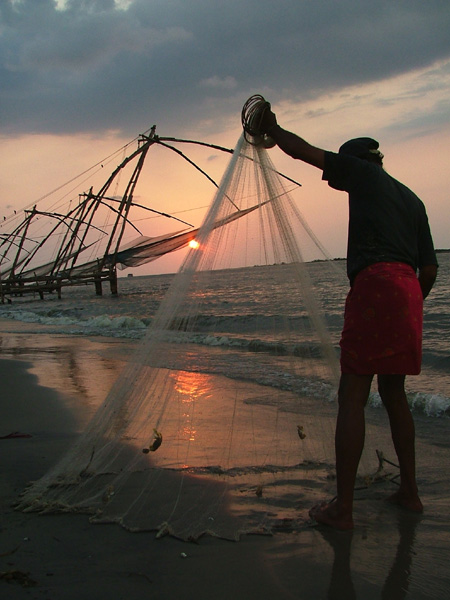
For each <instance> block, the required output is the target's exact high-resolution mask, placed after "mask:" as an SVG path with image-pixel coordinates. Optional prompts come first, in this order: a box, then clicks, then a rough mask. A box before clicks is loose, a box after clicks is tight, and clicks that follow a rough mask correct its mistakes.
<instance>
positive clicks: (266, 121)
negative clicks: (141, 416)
mask: <svg viewBox="0 0 450 600" xmlns="http://www.w3.org/2000/svg"><path fill="white" fill-rule="evenodd" d="M275 125H277V117H276V115H275V113H273V112H272V110H271V109H270V104H269V105H268V107H267V108H266V109H265V110H264V112H263V115H262V117H261V122H260V125H259V129H260V131H261V134H262V135H264V134H268V135H269V130H270V129H272V127H274V126H275Z"/></svg>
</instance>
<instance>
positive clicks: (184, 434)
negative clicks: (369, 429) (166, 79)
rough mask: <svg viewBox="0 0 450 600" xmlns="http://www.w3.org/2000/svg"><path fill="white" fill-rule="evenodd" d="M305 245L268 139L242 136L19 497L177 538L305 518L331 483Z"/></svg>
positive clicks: (328, 407)
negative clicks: (122, 363)
mask: <svg viewBox="0 0 450 600" xmlns="http://www.w3.org/2000/svg"><path fill="white" fill-rule="evenodd" d="M311 244H314V245H318V242H317V240H316V239H315V238H314V236H313V234H312V233H311V231H310V230H309V229H308V226H307V225H306V223H305V222H304V220H303V219H302V216H301V214H300V213H299V211H298V210H297V208H296V206H295V204H294V202H293V200H292V198H291V195H290V190H289V189H287V184H286V181H284V180H282V178H281V177H280V176H279V174H278V173H277V172H276V170H275V169H274V167H273V165H272V163H271V161H270V158H269V156H268V153H267V151H266V150H265V149H264V148H263V147H260V146H254V145H252V144H250V143H248V142H247V141H246V140H245V139H244V136H242V137H241V138H240V140H239V141H238V144H237V146H236V148H235V151H234V154H233V156H232V158H231V161H230V163H229V166H228V168H227V170H226V172H225V174H224V177H223V180H222V182H221V185H220V186H219V188H218V191H217V193H216V195H215V197H214V199H213V202H212V204H211V207H210V210H209V212H208V214H207V216H206V218H205V221H204V223H203V225H202V227H201V228H200V230H199V232H198V235H197V237H196V247H193V248H192V249H191V250H190V252H189V253H188V254H187V257H186V259H185V261H184V263H183V265H182V267H181V269H180V271H179V273H178V274H177V275H176V277H175V278H174V280H173V284H172V285H171V287H170V289H169V290H168V292H167V294H166V295H165V297H164V300H163V301H162V303H161V305H160V307H159V310H158V312H157V314H156V316H155V317H154V319H153V322H152V324H151V326H150V327H149V331H148V334H147V335H146V338H145V339H144V340H143V342H142V344H141V345H140V346H139V349H138V351H137V352H136V354H135V355H134V356H133V357H132V358H131V359H130V361H129V363H128V365H127V366H126V367H125V369H124V371H123V372H122V373H121V374H120V376H119V378H118V380H117V382H116V384H115V385H114V386H113V388H112V391H111V392H110V393H109V395H108V397H107V398H106V400H105V402H104V403H103V405H102V407H101V408H100V409H99V410H98V412H97V414H96V415H95V416H94V418H93V420H92V421H91V423H90V424H89V426H88V427H87V429H86V431H85V432H84V433H83V434H82V435H81V436H80V438H79V439H78V441H77V442H76V443H75V445H74V446H73V447H72V448H71V449H70V450H69V452H68V453H67V455H66V456H65V457H64V458H63V459H62V460H61V461H60V462H59V463H58V464H57V465H56V466H55V467H54V468H53V469H52V470H51V471H50V472H49V473H47V474H46V475H45V476H44V477H43V478H42V479H40V480H39V481H37V482H35V483H34V484H33V485H31V486H30V487H29V488H28V489H27V490H26V491H25V492H24V494H23V497H22V498H21V502H20V505H19V508H20V509H22V510H26V511H51V512H54V511H76V512H88V513H90V514H91V519H92V520H93V521H96V522H118V523H120V524H122V525H123V526H124V527H126V528H128V529H130V530H133V531H142V530H155V531H157V532H158V535H163V534H166V533H169V534H172V535H174V536H177V537H179V538H182V539H196V538H198V537H199V536H201V535H203V534H205V533H210V534H213V535H216V536H221V537H225V538H228V539H238V538H239V536H240V535H241V534H242V533H244V532H246V533H248V532H259V533H265V532H270V531H273V530H275V529H277V528H278V529H280V528H281V529H283V528H286V527H288V528H293V527H296V526H299V527H301V526H302V523H304V521H305V517H304V514H303V513H302V510H301V509H302V508H304V509H307V508H308V507H309V506H311V504H312V503H314V502H315V501H317V500H321V499H323V495H324V494H326V493H331V491H328V490H329V488H330V486H332V485H333V482H332V481H330V474H332V472H333V462H334V451H333V429H334V420H335V408H336V406H335V405H336V403H335V402H334V399H335V395H336V383H337V376H338V365H337V358H336V349H335V347H334V346H333V343H332V342H331V340H330V339H329V335H328V332H327V328H326V327H325V325H324V322H323V319H322V317H321V310H320V308H319V306H318V304H317V298H316V294H315V293H314V287H313V284H312V283H311V281H310V278H309V273H308V268H307V265H306V264H305V262H304V258H303V254H302V253H303V252H304V250H305V248H309V246H310V245H311ZM248 265H258V266H254V267H253V269H255V270H256V271H254V272H253V274H252V279H251V280H252V281H254V277H255V276H256V277H257V278H258V281H259V282H260V285H258V287H257V289H255V287H254V286H253V287H251V286H250V285H247V284H246V278H247V277H248V269H245V268H244V267H246V266H248ZM293 290H295V293H294V294H293ZM247 295H249V296H251V297H252V306H254V305H255V303H256V304H257V305H258V307H259V308H258V311H257V314H252V313H249V312H248V305H247V304H246V302H245V301H246V296H247ZM213 296H214V298H215V301H216V302H217V298H219V305H220V310H214V311H211V310H210V308H209V307H210V303H211V301H212V300H211V299H212V297H213ZM292 297H294V298H295V300H294V301H292V300H290V298H292ZM230 298H233V299H234V300H233V302H231V301H230V300H229V299H230ZM236 298H238V300H236ZM239 299H240V300H239ZM230 316H231V317H232V319H233V323H234V324H235V329H234V330H231V332H230V327H229V325H228V327H227V334H226V338H225V337H224V335H223V332H222V326H221V324H222V320H223V319H228V320H229V318H230ZM262 332H263V335H262Z"/></svg>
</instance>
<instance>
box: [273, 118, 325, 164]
mask: <svg viewBox="0 0 450 600" xmlns="http://www.w3.org/2000/svg"><path fill="white" fill-rule="evenodd" d="M261 131H262V132H263V133H266V134H267V135H269V136H270V137H271V138H272V139H273V141H274V142H275V143H276V144H277V146H278V147H279V148H280V149H281V150H283V152H285V153H286V154H288V155H289V156H292V158H296V159H297V160H302V161H303V162H306V163H308V164H310V165H313V166H314V167H317V168H318V169H322V170H323V168H324V160H325V151H324V150H322V149H321V148H316V147H315V146H312V145H311V144H309V143H308V142H307V141H305V140H304V139H303V138H301V137H299V136H298V135H296V134H295V133H291V132H290V131H287V130H286V129H283V128H282V127H280V126H279V125H278V123H277V118H276V116H275V114H274V113H273V112H272V111H271V110H266V111H265V112H264V115H263V118H262V122H261Z"/></svg>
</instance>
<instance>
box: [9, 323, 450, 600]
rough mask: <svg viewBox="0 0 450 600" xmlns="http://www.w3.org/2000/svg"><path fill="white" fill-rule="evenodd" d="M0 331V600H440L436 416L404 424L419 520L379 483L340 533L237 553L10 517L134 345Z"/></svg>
mask: <svg viewBox="0 0 450 600" xmlns="http://www.w3.org/2000/svg"><path fill="white" fill-rule="evenodd" d="M35 327H38V326H35ZM1 332H2V333H1V334H0V339H1V353H0V377H1V382H2V393H1V400H0V403H1V411H2V422H1V431H0V435H1V436H2V439H1V440H0V453H1V462H2V471H1V484H0V490H1V506H2V516H1V542H0V544H1V545H0V559H1V562H0V572H1V579H0V597H1V598H8V599H9V598H10V599H12V600H13V599H15V598H36V599H37V598H49V599H58V600H66V599H71V598H83V599H85V600H90V599H92V600H97V599H99V600H101V599H103V598H107V597H114V598H118V599H119V598H124V599H125V598H127V599H130V598H141V597H143V595H145V596H149V597H152V598H168V599H169V598H175V597H176V598H181V599H184V598H186V599H190V598H196V599H203V598H205V599H206V598H208V599H209V598H211V597H214V598H219V599H220V598H229V597H230V596H232V597H235V598H237V599H241V598H242V599H244V598H245V599H248V598H273V597H277V598H304V599H316V598H339V599H342V598H361V599H362V598H364V599H370V598H389V599H395V598H411V599H419V598H424V599H425V598H427V599H429V598H436V599H441V598H442V599H444V598H447V597H448V589H450V568H449V566H448V564H449V558H450V523H449V520H450V519H449V516H448V497H449V482H448V475H447V472H448V471H447V465H448V456H449V447H450V444H449V442H448V436H447V423H448V421H447V419H446V418H440V419H435V420H433V421H432V422H431V421H430V419H429V418H425V417H424V418H421V417H420V415H419V417H418V418H417V419H416V427H417V440H418V444H417V445H418V470H419V485H421V494H422V499H423V501H424V505H425V512H424V514H423V515H422V516H416V515H414V514H410V513H408V512H405V511H403V510H401V509H398V508H397V507H394V506H391V505H390V504H388V503H387V502H385V497H386V495H388V493H389V492H390V491H391V490H390V488H386V486H385V485H384V484H382V485H381V486H379V487H375V486H374V487H372V488H371V489H370V490H369V491H367V492H364V493H362V494H359V495H357V499H356V503H355V521H356V527H355V530H354V531H353V532H352V533H341V532H335V531H331V530H327V529H324V528H322V527H317V526H315V525H314V524H313V523H312V522H311V523H310V524H307V526H305V527H304V528H303V529H302V530H301V531H289V529H286V531H280V532H276V533H274V534H273V535H247V536H242V537H241V540H240V541H239V542H230V541H227V540H223V539H218V538H215V537H212V536H208V535H205V536H203V537H201V538H200V539H199V540H198V541H197V542H196V543H193V542H182V541H180V540H177V539H174V538H173V537H171V536H165V537H162V538H160V539H157V538H156V536H155V532H151V531H148V532H140V533H131V532H129V531H126V530H125V529H123V528H121V527H120V526H118V525H116V524H92V523H90V522H89V519H88V517H87V516H86V515H79V514H64V515H55V514H46V515H42V514H35V513H24V512H19V511H16V510H14V508H13V505H14V504H15V503H16V502H17V501H18V499H19V497H20V494H21V492H22V491H23V490H24V489H25V487H26V486H27V485H28V484H29V483H30V482H31V481H34V480H36V479H38V478H40V477H41V476H42V475H44V474H45V473H46V471H47V470H48V469H49V468H50V467H51V466H52V465H53V464H54V463H55V462H56V461H57V460H58V459H59V458H60V457H61V456H62V455H63V454H64V453H65V451H66V450H67V448H68V447H69V446H70V445H71V444H73V442H74V441H75V440H76V439H77V436H79V434H80V432H81V431H82V430H83V428H84V427H85V425H86V423H87V422H88V421H89V420H90V418H91V416H92V415H93V413H94V412H95V410H96V408H97V406H98V404H99V403H100V402H101V401H102V399H103V398H104V397H105V395H106V394H107V392H108V389H109V387H110V386H112V385H113V383H114V380H115V376H113V374H117V373H118V372H119V371H120V369H121V368H122V366H123V365H124V364H125V361H126V357H127V355H128V353H129V348H130V346H132V345H133V343H134V342H131V341H129V340H117V339H111V338H102V339H100V338H94V337H74V336H72V337H70V336H67V335H56V334H48V333H45V332H40V333H39V332H38V331H36V333H35V334H34V335H30V334H29V332H28V333H18V328H17V325H16V324H14V326H12V325H11V322H9V321H4V320H2V322H1ZM61 365H65V368H61ZM56 366H58V368H56ZM255 385H256V384H255ZM11 434H13V435H11Z"/></svg>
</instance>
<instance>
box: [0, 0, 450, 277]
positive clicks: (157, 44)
mask: <svg viewBox="0 0 450 600" xmlns="http://www.w3.org/2000/svg"><path fill="white" fill-rule="evenodd" d="M449 31H450V3H449V2H448V0H440V1H439V0H427V2H423V0H403V1H402V0H398V1H396V2H392V0H390V1H383V0H381V1H379V2H373V1H367V0H358V1H356V0H340V1H339V2H336V1H335V0H323V1H322V0H277V2H275V1H273V0H272V1H271V0H258V1H257V2H256V1H255V0H239V1H237V0H227V1H226V2H218V1H217V2H212V1H209V2H208V1H207V0H65V1H63V0H58V1H56V0H0V81H1V86H0V163H1V165H2V168H1V170H0V190H1V194H0V219H1V217H2V216H6V217H7V222H9V219H10V217H11V215H14V211H16V212H17V213H18V214H20V213H21V211H22V210H23V208H24V207H27V206H31V205H33V204H34V203H35V201H36V200H38V199H40V198H41V197H42V196H44V195H45V194H46V193H47V192H49V191H50V190H53V189H55V188H57V187H58V186H60V185H61V184H63V183H64V182H66V181H68V180H70V179H71V178H73V177H74V176H75V175H77V174H78V173H81V172H83V171H85V170H86V169H88V168H89V167H90V166H91V165H93V164H96V163H97V162H99V161H101V160H102V159H103V158H104V157H107V156H109V155H110V154H111V153H112V152H114V151H116V150H117V149H119V148H121V147H123V145H124V144H127V143H128V142H129V141H130V140H132V139H134V138H136V136H137V135H139V134H140V133H142V132H144V131H146V130H148V129H149V128H150V127H151V126H152V125H154V124H155V125H156V127H157V130H156V131H157V133H158V134H159V135H161V136H175V137H180V138H189V139H196V140H200V141H205V142H209V143H214V144H218V145H221V146H225V147H231V148H232V147H234V146H235V144H236V142H237V140H238V138H239V135H240V133H241V125H240V112H241V108H242V106H243V104H244V102H245V101H246V99H247V98H248V97H249V96H251V95H252V94H254V93H260V94H263V95H264V97H266V98H267V99H268V100H269V101H270V102H271V104H272V108H273V110H274V111H275V112H276V114H277V118H278V122H279V123H280V124H281V125H282V126H283V127H285V128H286V129H290V130H291V131H294V132H296V133H297V134H299V135H301V136H302V137H304V138H305V139H307V140H308V141H309V142H310V143H312V144H314V145H316V146H319V147H322V148H324V149H327V150H337V149H338V147H339V146H340V144H341V143H342V142H343V141H345V140H346V139H349V138H352V137H356V136H370V137H373V138H375V139H377V140H378V141H379V142H380V148H381V150H382V151H383V153H384V154H385V168H386V170H387V171H388V172H389V173H391V174H392V175H393V176H394V177H396V178H397V179H399V180H401V181H402V182H403V183H405V184H406V185H408V186H409V187H411V189H413V190H414V191H415V192H416V194H418V195H419V197H420V198H421V199H422V200H423V201H424V203H425V205H426V207H427V211H428V216H429V220H430V225H431V229H432V232H433V236H434V240H435V245H436V247H437V248H449V247H450V239H449V236H450V234H449V232H450V211H449V210H448V201H449V191H448V188H449V186H448V183H449V169H448V164H449V149H450V118H449V117H450V36H449V33H448V32H449ZM270 152H271V158H272V160H273V162H274V163H275V166H276V167H277V168H278V169H279V170H280V171H282V172H284V173H286V174H287V175H289V176H291V177H293V178H294V179H296V180H297V181H300V182H301V183H302V186H303V187H302V191H301V196H300V198H299V200H298V203H299V208H300V210H301V211H302V213H303V215H304V217H305V218H306V220H307V222H308V223H309V225H310V227H311V228H312V229H313V231H314V232H315V234H316V235H317V236H318V238H319V239H320V240H321V242H322V243H323V244H324V246H325V247H327V249H328V251H329V252H330V254H331V255H332V256H337V257H340V256H344V255H345V248H346V230H347V222H348V213H347V203H346V197H345V195H344V194H342V193H339V192H336V191H334V190H331V189H330V188H329V187H328V186H327V185H326V183H324V182H322V181H321V174H320V172H319V171H317V170H316V169H314V168H313V167H310V166H308V165H305V164H302V163H299V162H298V161H294V160H293V159H291V158H289V157H287V156H285V155H283V153H282V152H281V151H280V150H279V149H277V148H275V149H273V150H271V151H270ZM195 156H196V158H197V155H195ZM198 158H199V160H203V161H204V162H203V163H202V168H205V169H206V170H208V172H210V173H211V174H212V176H213V177H214V178H216V179H218V180H219V179H220V176H221V173H222V172H223V170H224V169H225V167H226V163H227V161H228V160H229V157H228V156H227V155H221V154H220V153H217V152H212V151H208V153H207V154H206V155H205V156H204V157H200V155H198ZM172 161H173V162H172ZM174 173H176V180H177V183H176V184H174V183H173V182H171V184H170V185H169V183H168V181H169V180H172V179H174V177H173V174H174ZM86 185H87V184H86ZM145 185H146V186H147V188H146V189H145V190H144V191H142V197H145V199H146V202H147V203H148V204H149V206H152V207H154V208H156V209H158V210H164V211H166V212H170V213H176V214H177V215H178V216H180V217H181V218H186V220H188V221H190V222H191V221H192V222H193V224H194V225H196V226H197V225H200V222H201V218H202V216H203V214H204V210H205V206H207V205H208V204H209V203H210V202H211V200H212V197H213V190H210V188H207V187H206V186H204V185H203V184H199V183H198V173H193V172H192V170H188V169H186V166H185V165H183V166H181V163H180V161H179V159H178V158H177V157H175V156H174V157H171V158H170V159H168V158H167V157H166V158H161V157H158V158H156V159H155V168H154V169H153V173H152V175H151V176H148V177H147V179H146V180H145ZM80 191H81V190H80ZM196 209H198V210H196ZM183 215H184V216H183ZM188 216H189V219H188V218H187V217H188ZM165 226H166V225H165ZM3 227H6V225H3ZM167 230H168V231H171V230H173V224H172V223H169V224H167ZM4 231H5V229H4V228H3V230H2V231H0V233H2V232H4ZM148 234H150V232H149V233H148ZM174 256H175V255H174ZM177 260H179V259H177V258H173V257H171V258H170V261H168V260H163V261H162V262H161V263H160V264H159V261H158V265H157V263H156V262H155V263H152V265H151V266H147V267H145V268H144V271H142V270H141V271H140V273H153V272H160V271H162V270H169V271H171V270H174V269H176V268H177V266H176V261H177Z"/></svg>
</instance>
